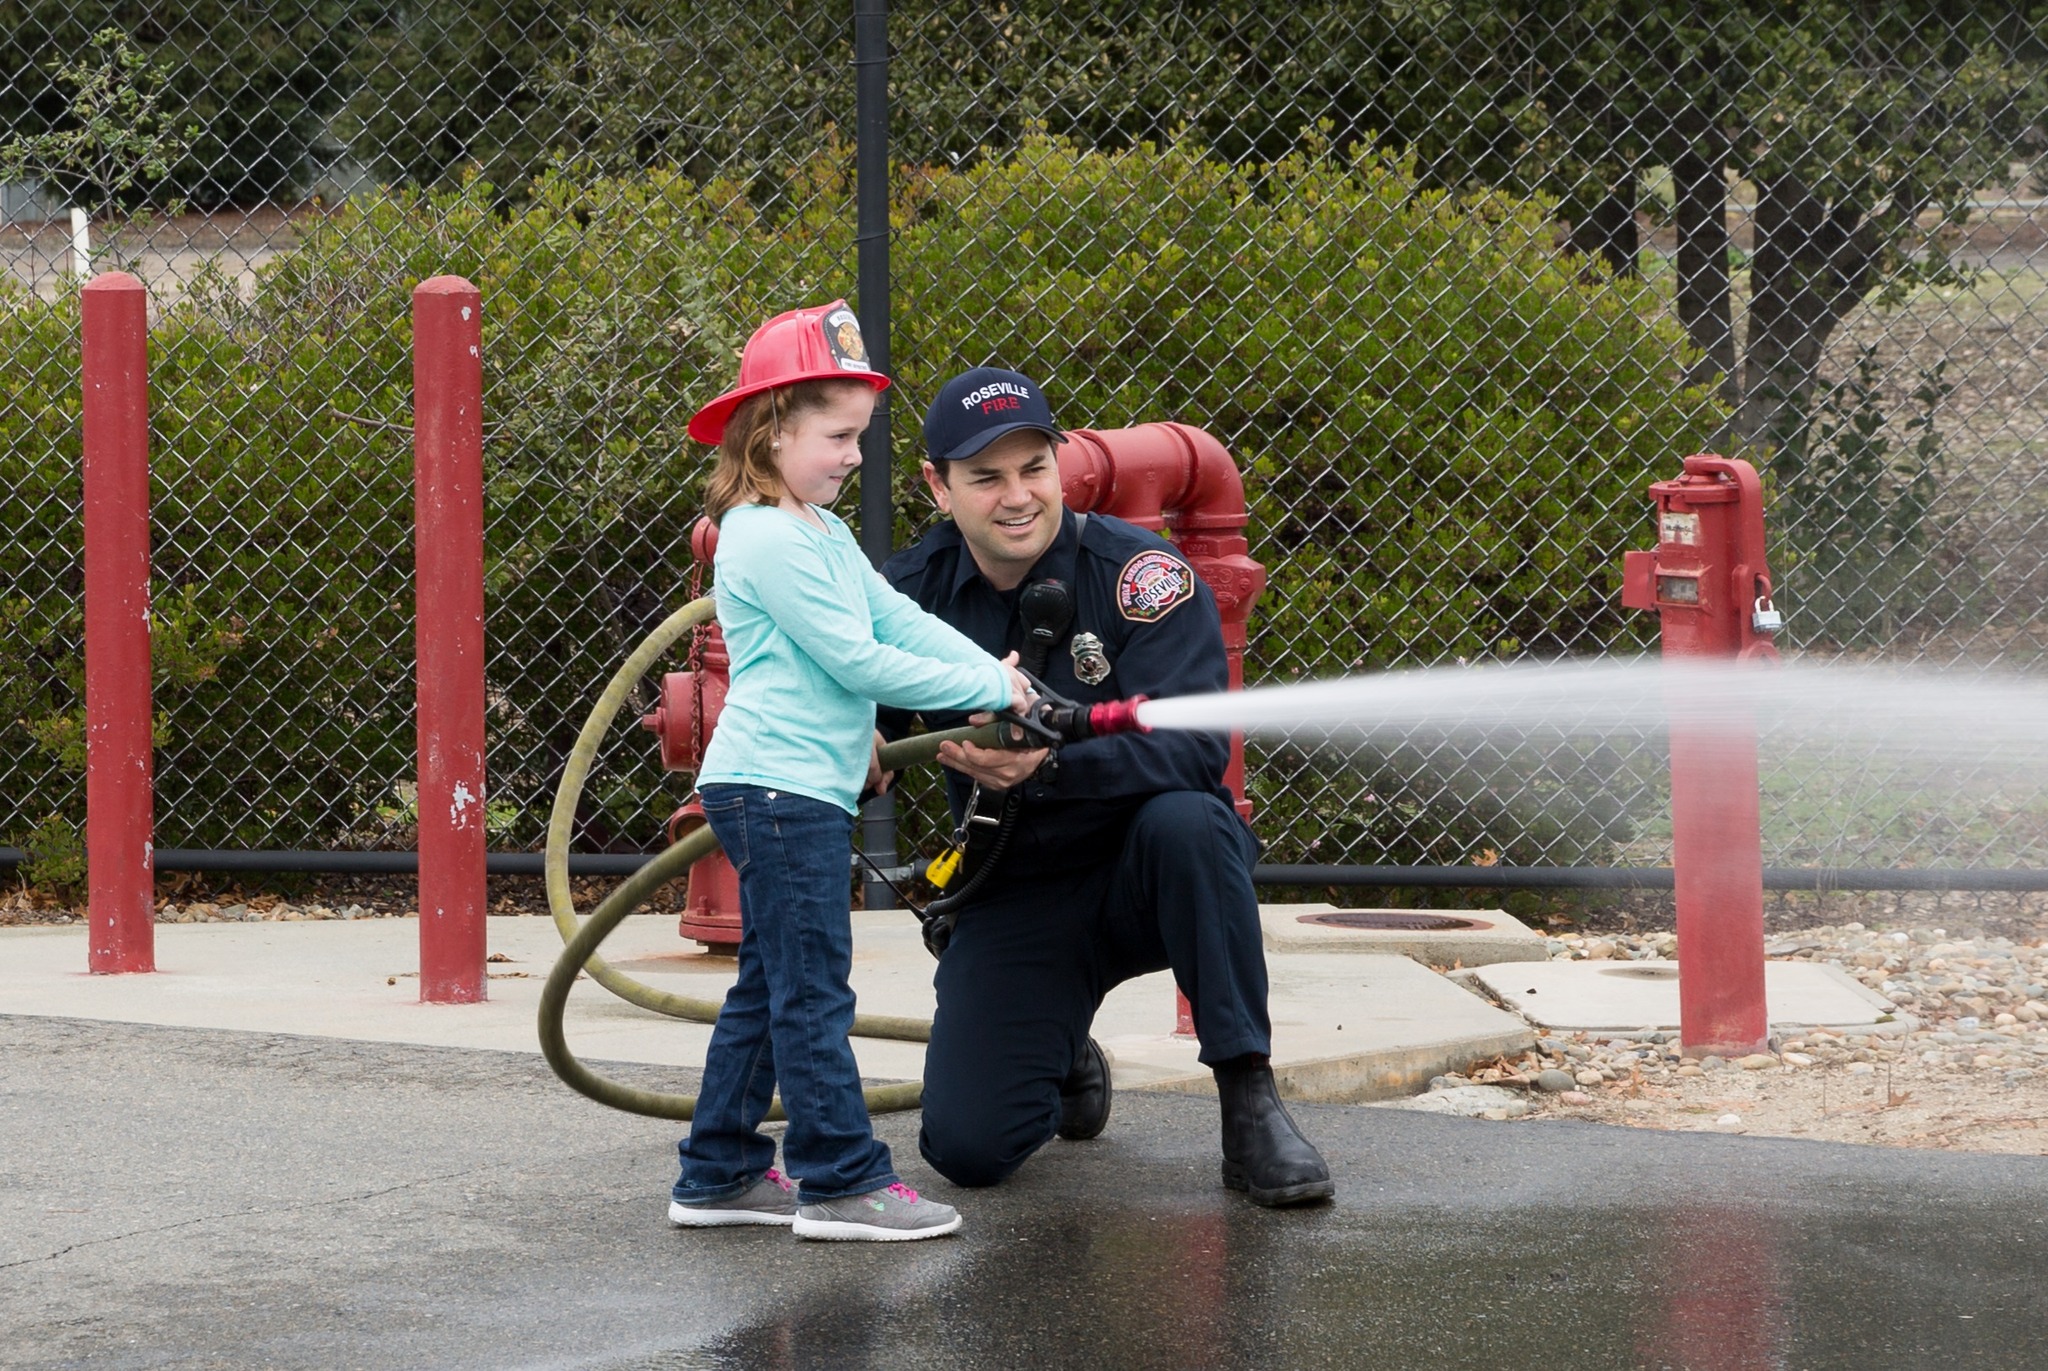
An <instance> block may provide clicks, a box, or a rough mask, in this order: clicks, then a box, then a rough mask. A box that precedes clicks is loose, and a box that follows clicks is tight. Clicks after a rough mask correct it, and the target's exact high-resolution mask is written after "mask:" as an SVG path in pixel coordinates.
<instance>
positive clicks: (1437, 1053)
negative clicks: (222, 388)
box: [1095, 952, 1535, 1103]
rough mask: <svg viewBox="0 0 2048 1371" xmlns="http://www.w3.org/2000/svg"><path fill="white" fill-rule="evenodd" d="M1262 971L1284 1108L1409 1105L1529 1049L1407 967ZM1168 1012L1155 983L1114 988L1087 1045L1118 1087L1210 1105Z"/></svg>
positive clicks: (1319, 960) (1330, 962)
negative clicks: (1109, 1062)
mask: <svg viewBox="0 0 2048 1371" xmlns="http://www.w3.org/2000/svg"><path fill="white" fill-rule="evenodd" d="M1266 970H1267V975H1268V976H1269V977H1270V979H1271V982H1272V990H1271V994H1270V999H1269V1003H1270V1010H1271V1014H1272V1018H1273V1070H1274V1074H1275V1076H1276V1077H1277V1078H1278V1079H1279V1082H1280V1091H1281V1093H1282V1094H1283V1095H1285V1096H1287V1097H1288V1098H1289V1099H1300V1100H1323V1101H1328V1102H1331V1103H1355V1102H1358V1101H1361V1100H1379V1099H1386V1098H1388V1097H1390V1096H1394V1095H1408V1094H1413V1093H1414V1092H1416V1091H1418V1090H1421V1089H1422V1088H1423V1087H1424V1086H1426V1085H1427V1084H1428V1083H1429V1079H1430V1077H1432V1076H1440V1075H1443V1074H1444V1073H1445V1072H1447V1071H1462V1070H1464V1069H1465V1068H1466V1067H1468V1066H1470V1065H1472V1064H1473V1063H1474V1062H1481V1061H1491V1060H1492V1059H1493V1058H1495V1057H1498V1056H1502V1055H1508V1054H1512V1053H1517V1052H1520V1051H1522V1050H1523V1049H1525V1048H1527V1047H1529V1046H1530V1045H1531V1044H1532V1043H1534V1042H1535V1035H1534V1034H1533V1033H1531V1032H1530V1030H1529V1027H1528V1025H1527V1024H1525V1023H1523V1022H1522V1021H1521V1020H1520V1019H1518V1018H1516V1017H1515V1016H1513V1015H1511V1014H1504V1013H1502V1012H1501V1011H1500V1010H1498V1009H1495V1008H1494V1007H1493V1006H1492V1005H1490V1004H1488V1003H1486V1001H1484V1000H1482V999H1480V998H1479V997H1478V996H1476V995H1473V994H1471V993H1469V992H1468V991H1466V990H1464V989H1463V988H1461V987H1460V986H1458V985H1456V984H1454V983H1453V982H1451V981H1449V980H1446V979H1445V978H1444V977H1443V976H1441V975H1439V974H1437V973H1436V972H1434V971H1431V970H1430V969H1429V968H1427V967H1424V966H1419V965H1417V964H1416V963H1415V962H1412V961H1410V960H1409V959H1408V958H1406V957H1387V956H1360V955H1346V956H1342V957H1332V956H1322V955H1309V954H1304V953H1285V952H1282V953H1268V954H1267V956H1266ZM1172 1004H1173V981H1172V978H1171V977H1170V976H1168V975H1166V974H1165V973H1163V972H1162V973H1160V974H1159V975H1157V976H1147V977H1144V978H1142V979H1140V980H1136V981H1131V982H1128V983H1126V984H1124V985H1121V986H1118V987H1117V988H1116V990H1114V991H1112V992H1111V994H1110V996H1109V998H1108V999H1107V1000H1105V1001H1104V1002H1103V1005H1102V1010H1101V1012H1100V1013H1099V1014H1098V1015H1097V1016H1096V1020H1095V1036H1096V1038H1097V1039H1098V1040H1100V1041H1101V1043H1102V1045H1103V1046H1104V1047H1105V1048H1107V1049H1108V1050H1109V1052H1110V1053H1111V1055H1112V1056H1113V1058H1114V1059H1115V1076H1116V1081H1117V1084H1119V1085H1130V1086H1138V1087H1141V1088H1143V1087H1149V1088H1153V1089H1161V1090H1180V1091H1187V1092H1190V1093H1194V1094H1214V1093H1215V1089H1216V1085H1215V1081H1214V1080H1213V1078H1211V1076H1210V1075H1209V1072H1208V1069H1207V1068H1205V1067H1203V1066H1202V1065H1201V1064H1200V1063H1199V1062H1198V1061H1197V1060H1196V1059H1195V1043H1194V1040H1193V1039H1176V1038H1174V1037H1172V1036H1171V1032H1170V1030H1171V1028H1172V1022H1171V1013H1172ZM1162 1006H1163V1007H1164V1009H1165V1013H1163V1014H1162V1012H1161V1008H1162ZM1133 1030H1136V1031H1133Z"/></svg>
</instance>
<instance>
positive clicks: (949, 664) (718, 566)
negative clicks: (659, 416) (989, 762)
mask: <svg viewBox="0 0 2048 1371" xmlns="http://www.w3.org/2000/svg"><path fill="white" fill-rule="evenodd" d="M811 508H812V510H813V511H814V512H815V513H816V514H817V515H818V517H819V518H821V519H822V520H824V522H825V527H824V528H822V529H820V528H816V527H813V526H812V525H811V524H810V523H809V522H808V521H806V520H804V519H802V518H800V517H798V516H797V515H795V514H792V513H790V512H789V511H788V510H784V509H779V508H776V507H774V506H772V505H740V506H738V507H736V508H734V509H732V510H729V511H727V513H726V515H725V517H724V518H723V519H722V520H720V522H719V526H718V552H717V555H716V556H715V557H714V558H713V560H712V575H713V583H714V584H713V594H714V595H715V596H716V598H717V603H718V626H719V628H720V629H721V630H722V631H723V632H724V635H725V646H726V651H727V652H728V653H730V654H731V657H732V688H731V690H730V692H729V693H728V694H727V695H726V697H725V708H724V710H723V711H722V712H721V713H720V714H719V716H718V725H717V728H716V729H715V730H714V731H713V733H712V735H711V743H710V745H709V746H708V747H707V748H706V749H705V753H704V765H703V767H702V769H701V770H699V771H698V773H697V784H699V785H700V786H701V785H706V784H715V783H724V784H731V785H757V786H766V787H768V788H770V789H776V790H790V791H795V792H796V793H797V794H799V795H808V796H810V797H812V798H813V799H818V800H824V801H826V802H827V803H830V804H836V805H838V806H839V807H840V808H842V809H844V810H846V811H847V812H848V813H854V812H857V801H858V800H859V797H860V790H861V786H862V784H863V783H864V782H865V781H866V779H867V773H868V755H869V750H870V748H871V747H872V745H873V743H874V728H875V705H876V703H877V702H880V703H882V704H885V705H890V706H893V707H895V708H898V709H929V710H942V709H943V710H963V709H964V710H982V709H1002V708H1005V707H1006V706H1007V705H1008V704H1009V703H1010V676H1009V672H1008V671H1007V670H1005V669H1004V667H1003V665H1002V663H1000V662H998V661H997V660H996V659H995V658H993V657H991V656H989V655H988V653H986V652H984V651H982V650H981V649H980V648H979V647H976V646H975V645H974V643H973V642H971V641H970V640H969V639H968V638H967V637H966V635H965V634H962V633H960V632H959V631H958V630H956V629H954V628H952V627H950V626H949V625H947V624H945V623H943V622H941V621H940V620H938V619H936V618H934V617H933V616H931V615H929V614H927V613H925V612H924V610H923V609H921V608H919V607H918V605H917V602H916V601H914V600H911V599H909V598H908V597H907V596H905V595H903V594H901V593H900V592H898V591H897V590H895V589H894V588H893V587H891V586H890V584H889V583H888V582H887V581H885V580H883V579H882V577H881V576H880V575H879V574H878V573H877V572H876V571H875V569H874V568H873V567H872V566H870V565H868V560H867V558H866V557H865V556H864V555H862V553H861V550H860V545H859V544H857V543H856V542H854V539H853V532H852V530H850V529H849V528H847V526H846V524H845V522H844V521H843V520H841V519H840V518H839V517H838V516H837V515H834V514H833V513H831V511H829V510H825V509H821V508H819V507H817V506H815V505H813V506H812V507H811Z"/></svg>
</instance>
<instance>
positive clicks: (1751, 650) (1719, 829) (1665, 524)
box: [1621, 455, 1781, 1057]
mask: <svg viewBox="0 0 2048 1371" xmlns="http://www.w3.org/2000/svg"><path fill="white" fill-rule="evenodd" d="M1650 496H1651V498H1652V499H1653V500H1655V501H1656V503H1657V547H1656V550H1655V551H1652V552H1630V553H1627V554H1625V555H1624V558H1623V561H1622V593H1621V602H1622V604H1624V605H1625V606H1627V607H1628V608H1630V609H1651V610H1655V611H1657V613H1658V615H1659V618H1660V620H1661V625H1662V627H1661V634H1660V637H1661V641H1662V645H1663V653H1664V656H1665V657H1666V658H1667V659H1673V658H1704V659H1718V660H1723V661H1729V660H1740V661H1749V662H1775V661H1776V660H1777V657H1778V651H1777V648H1776V646H1775V645H1774V644H1773V643H1772V641H1771V634H1772V633H1773V632H1775V631H1776V630H1777V628H1778V625H1779V623H1780V622H1781V620H1780V618H1779V615H1778V612H1777V610H1776V609H1774V608H1773V607H1772V605H1771V573H1770V569H1769V568H1768V567H1767V566H1766V565H1765V564H1764V506H1763V483H1762V482H1761V481H1759V480H1758V479H1757V474H1756V468H1755V467H1752V466H1751V465H1750V464H1749V463H1748V462H1744V461H1739V460H1735V459H1731V458H1727V457H1716V456H1712V455H1699V456H1693V457H1688V458H1686V459H1685V469H1684V472H1683V473H1682V474H1681V475H1680V476H1679V478H1678V479H1677V480H1675V481H1658V482H1656V483H1654V484H1653V485H1652V486H1651V487H1650ZM1760 818H1761V816H1760V806H1759V799H1758V792H1757V761H1756V729H1755V727H1754V725H1753V724H1751V723H1747V722H1743V721H1740V720H1736V721H1732V722H1731V721H1729V720H1727V719H1725V718H1720V719H1717V720H1716V721H1714V722H1712V723H1708V722H1706V721H1703V720H1696V719H1687V718H1684V717H1681V716H1674V717H1673V718H1672V720H1671V857H1672V866H1673V868H1674V871H1675V876H1674V885H1675V887H1676V895H1677V905H1678V1018H1679V1039H1680V1041H1681V1042H1682V1043H1683V1044H1684V1047H1685V1050H1686V1051H1687V1052H1690V1053H1693V1054H1695V1055H1698V1054H1701V1053H1706V1052H1713V1053H1716V1054H1718V1055H1720V1056H1724V1057H1734V1056H1740V1055H1744V1054H1747V1053H1751V1052H1758V1051H1761V1050H1763V1047H1764V1045H1765V1042H1766V1041H1767V1040H1768V1038H1769V1037H1770V1018H1769V1014H1768V1013H1767V1011H1766V1009H1765V1005H1764V912H1763V839H1762V833H1761V823H1760Z"/></svg>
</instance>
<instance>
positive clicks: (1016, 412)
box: [924, 367, 1067, 462]
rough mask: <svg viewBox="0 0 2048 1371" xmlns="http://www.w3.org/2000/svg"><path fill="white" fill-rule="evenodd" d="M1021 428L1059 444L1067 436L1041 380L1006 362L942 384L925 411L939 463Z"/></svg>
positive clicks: (930, 448)
mask: <svg viewBox="0 0 2048 1371" xmlns="http://www.w3.org/2000/svg"><path fill="white" fill-rule="evenodd" d="M1018 429H1035V430H1037V431H1038V432H1040V433H1043V434H1044V435H1045V436H1046V437H1048V438H1050V439H1052V440H1053V441H1054V442H1055V443H1064V442H1066V441H1067V435H1066V434H1064V433H1062V432H1060V429H1059V425H1058V424H1055V423H1054V422H1053V421H1052V406H1051V405H1049V404H1047V403H1046V401H1045V392H1044V391H1042V390H1040V389H1039V388H1038V382H1036V381H1034V380H1032V379H1031V378H1030V377H1028V376H1026V375H1024V374H1023V373H1022V372H1017V371H1005V370H1003V369H1002V368H1001V367H976V368H975V369H974V370H972V371H963V372H961V373H960V374H959V375H958V376H955V377H954V378H953V379H952V380H950V381H948V382H946V384H945V385H943V386H941V387H939V394H938V398H937V399H935V400H933V401H932V407H931V408H930V409H928V410H926V411H925V416H924V448H925V451H926V452H928V453H930V454H931V459H932V460H933V461H934V462H957V461H959V460H961V459H962V458H964V457H972V456H973V455H974V454H975V453H977V452H979V451H981V450H982V449H983V448H985V447H987V446H988V445H989V444H990V443H993V442H994V441H995V440H996V439H998V438H1000V437H1002V436H1003V435H1004V434H1005V433H1015V432H1016V431H1017V430H1018Z"/></svg>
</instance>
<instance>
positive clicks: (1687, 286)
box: [1671, 152, 1741, 407]
mask: <svg viewBox="0 0 2048 1371" xmlns="http://www.w3.org/2000/svg"><path fill="white" fill-rule="evenodd" d="M1671 182H1672V190H1673V191H1674V193H1675V194H1676V197H1677V205H1676V213H1675V216H1674V217H1675V218H1676V219H1677V222H1678V302H1677V303H1678V321H1679V322H1680V323H1681V324H1683V325H1684V326H1685V332H1686V336H1687V337H1689V338H1691V339H1692V341H1693V346H1694V347H1697V348H1698V349H1699V350H1700V353H1701V358H1700V360H1699V361H1698V362H1696V363H1694V364H1693V366H1692V367H1691V368H1690V369H1689V370H1688V371H1687V373H1686V377H1685V380H1686V383H1687V384H1688V385H1706V384H1708V383H1710V382H1712V381H1713V379H1714V378H1715V377H1717V376H1718V377H1719V378H1720V379H1721V395H1722V398H1723V399H1725V400H1726V401H1727V402H1728V404H1729V405H1730V406H1731V407H1732V406H1734V405H1735V404H1737V403H1739V401H1740V400H1741V393H1740V391H1739V389H1738V382H1737V378H1736V374H1735V324H1734V316H1733V313H1732V306H1731V304H1730V290H1729V284H1728V183H1727V181H1726V180H1724V179H1723V177H1722V174H1721V163H1720V162H1719V161H1718V160H1717V159H1714V158H1709V157H1705V156H1702V155H1701V154H1699V153H1697V152H1688V153H1686V154H1684V155H1683V156H1681V157H1678V158H1675V159H1673V161H1672V166H1671Z"/></svg>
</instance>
